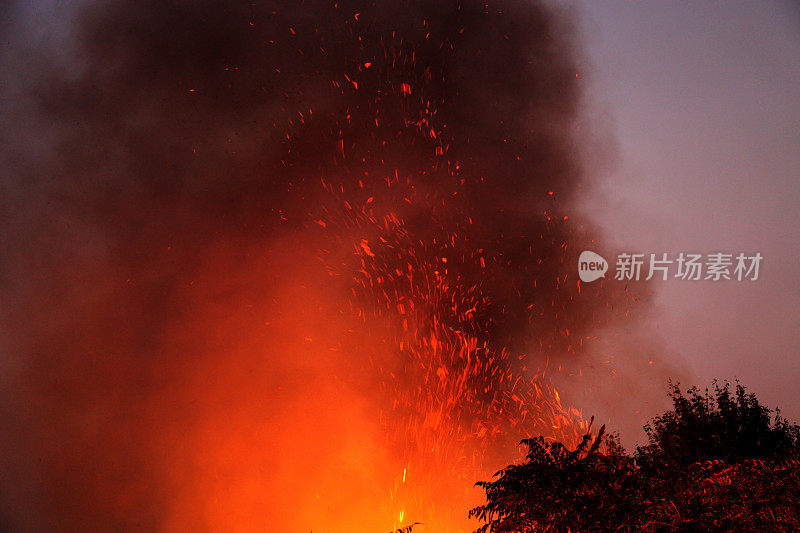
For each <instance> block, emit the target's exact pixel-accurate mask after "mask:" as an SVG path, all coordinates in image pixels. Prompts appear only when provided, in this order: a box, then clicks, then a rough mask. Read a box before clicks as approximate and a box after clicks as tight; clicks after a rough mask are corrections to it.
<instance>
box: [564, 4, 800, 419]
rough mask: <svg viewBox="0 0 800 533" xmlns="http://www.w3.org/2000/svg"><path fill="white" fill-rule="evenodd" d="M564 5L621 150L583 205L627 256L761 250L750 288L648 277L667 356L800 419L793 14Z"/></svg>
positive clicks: (797, 13) (798, 20) (798, 81)
mask: <svg viewBox="0 0 800 533" xmlns="http://www.w3.org/2000/svg"><path fill="white" fill-rule="evenodd" d="M570 4H571V5H574V6H575V7H576V8H577V11H578V15H579V17H580V25H581V31H582V34H583V37H584V42H585V44H586V46H587V54H588V57H589V60H590V61H591V63H592V65H593V67H592V70H591V71H590V72H588V73H587V79H588V83H589V85H590V100H589V105H590V107H591V114H592V116H594V117H595V118H594V121H595V123H599V124H600V125H601V129H605V130H607V133H609V135H610V138H611V139H612V142H611V144H612V150H611V151H612V152H613V153H614V161H613V162H612V163H611V164H609V165H606V166H600V167H598V172H599V173H600V174H601V176H600V178H601V179H600V180H599V183H600V184H599V185H598V186H597V188H596V190H594V191H592V194H590V195H588V196H589V198H588V200H587V205H586V208H587V210H588V211H589V212H590V213H592V214H594V216H595V217H596V220H597V221H598V222H599V223H600V225H601V226H602V227H604V228H605V229H606V230H607V231H608V233H609V235H610V237H611V239H612V240H613V241H614V244H615V245H616V246H617V248H618V249H620V250H630V251H637V252H646V253H649V252H654V253H660V252H673V253H677V252H680V251H687V252H688V251H698V252H703V253H709V252H717V251H724V252H732V253H735V252H756V251H758V252H761V253H762V255H764V257H765V259H764V263H763V265H762V273H761V279H760V280H758V281H756V282H751V283H745V282H741V283H740V282H727V283H724V282H723V283H711V282H681V281H675V280H670V281H665V282H658V283H655V284H654V285H655V287H654V288H655V289H656V292H657V299H656V308H655V311H654V315H653V318H652V321H651V322H650V323H649V327H652V328H653V331H655V332H656V333H657V334H658V335H659V336H660V337H661V338H662V339H663V340H664V341H665V343H666V346H667V349H668V351H669V352H668V353H667V354H666V355H665V357H666V358H672V359H673V360H682V361H685V362H686V364H687V366H688V368H689V370H690V372H691V373H692V379H694V380H695V382H696V383H697V384H705V383H708V382H710V380H711V379H713V378H715V377H716V378H720V379H725V378H727V379H733V378H734V377H739V378H741V380H742V381H743V383H744V384H745V385H747V386H749V388H750V389H752V390H753V391H754V392H756V393H757V394H758V396H759V397H760V398H762V400H763V401H764V402H765V403H767V404H768V405H770V406H775V405H778V406H780V407H781V408H782V409H783V410H784V413H785V414H786V415H788V416H789V417H790V418H793V419H795V420H798V419H800V397H798V395H797V391H798V381H799V380H800V341H799V340H798V331H800V280H799V279H798V276H800V210H798V208H797V203H798V200H800V7H798V5H797V4H792V3H789V2H636V3H634V2H616V1H614V2H612V1H595V0H592V1H586V0H585V1H577V2H571V3H570Z"/></svg>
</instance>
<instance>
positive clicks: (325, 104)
mask: <svg viewBox="0 0 800 533" xmlns="http://www.w3.org/2000/svg"><path fill="white" fill-rule="evenodd" d="M46 7H47V6H46V5H42V4H34V5H22V4H19V5H16V6H8V5H6V6H5V7H3V8H1V9H3V10H4V14H3V17H2V18H3V20H7V21H10V22H6V23H5V25H4V27H3V29H2V31H3V32H4V35H5V36H6V39H5V40H6V41H7V42H8V43H9V46H8V47H7V51H6V53H5V54H4V56H3V59H2V61H3V66H4V67H5V68H4V69H3V74H2V76H3V83H4V86H5V89H4V92H6V97H5V98H3V100H4V104H5V106H4V110H3V116H4V120H3V127H2V131H1V132H0V135H2V141H3V149H2V154H1V155H2V161H1V162H0V165H2V166H1V167H0V168H2V172H3V176H2V190H1V191H0V224H2V232H0V253H1V256H0V265H1V267H2V268H1V269H0V290H1V291H2V295H3V305H2V324H0V327H2V329H0V340H1V342H2V347H3V362H2V377H1V378H0V379H2V396H1V397H0V409H2V419H3V421H4V424H3V432H2V437H0V442H2V447H3V454H2V460H0V467H2V476H0V484H2V485H1V486H0V491H1V494H2V496H0V513H1V514H0V521H2V525H3V526H4V529H10V530H31V531H33V530H37V531H40V530H48V529H66V530H94V529H144V530H152V529H159V530H176V531H185V530H187V529H193V530H201V531H205V530H214V531H223V530H224V531H227V530H249V529H253V530H261V531H264V530H267V531H308V530H310V529H312V528H313V530H314V531H332V532H336V531H385V530H388V529H389V528H391V527H393V526H395V525H397V524H402V523H403V520H405V519H411V520H420V521H422V522H425V521H426V520H428V519H429V517H426V516H420V517H416V516H410V514H411V513H410V511H405V510H404V509H401V508H399V507H395V506H396V505H398V506H399V505H400V504H399V503H398V502H397V499H398V498H399V496H397V495H398V494H400V493H401V492H402V491H401V489H400V488H399V484H400V483H405V482H406V481H405V477H406V475H407V476H408V477H409V479H411V478H413V477H414V476H419V475H421V474H418V473H417V472H416V471H414V470H413V469H412V468H410V467H409V468H408V472H406V473H404V470H405V468H406V465H405V463H404V462H403V461H405V460H407V459H408V454H410V453H412V452H413V453H416V454H417V455H420V454H421V455H425V454H428V455H430V456H432V457H434V462H435V460H436V459H435V458H439V457H443V458H452V459H453V460H454V461H458V460H461V459H462V458H461V456H460V454H462V452H463V451H464V450H466V452H464V453H472V452H471V451H470V450H471V448H470V447H471V446H473V445H472V444H469V443H467V444H464V442H460V441H459V439H460V438H462V437H464V439H467V438H468V437H469V438H480V439H484V440H485V439H495V440H497V442H500V441H502V440H503V439H504V438H505V439H506V441H508V442H511V441H513V440H514V439H515V438H516V437H517V434H516V433H513V432H511V433H510V430H509V428H510V427H517V428H518V429H517V430H515V431H527V430H531V431H533V430H536V429H540V430H541V429H542V428H547V427H548V426H549V427H550V428H551V429H552V423H551V422H552V416H551V415H552V413H551V412H550V411H548V413H550V414H547V415H545V414H542V413H541V412H539V410H540V409H541V410H544V407H542V406H537V405H536V404H529V405H527V406H522V407H520V406H519V405H517V409H518V410H519V412H516V415H519V416H523V415H524V416H527V417H529V418H526V419H525V420H519V419H518V418H515V416H516V415H515V413H510V414H508V415H503V414H502V413H501V414H498V413H497V412H495V411H496V410H497V409H496V408H498V406H500V407H502V406H503V405H505V404H503V403H502V402H506V401H507V402H509V403H513V402H512V400H510V399H509V398H511V397H516V395H515V390H517V389H515V387H518V386H519V385H518V383H517V384H515V383H514V380H517V382H519V380H531V379H533V377H534V376H542V374H546V373H547V372H550V373H551V374H556V375H557V374H558V372H559V371H562V372H565V373H566V372H568V371H574V370H575V368H576V367H577V363H575V361H579V360H580V357H581V353H582V350H583V345H584V344H585V343H586V342H587V340H588V339H590V338H591V337H592V335H593V334H594V332H595V331H596V330H597V328H599V327H601V326H602V325H604V324H607V323H609V322H611V321H614V320H616V317H617V316H620V315H623V314H625V312H626V310H627V309H628V307H629V306H630V304H629V302H630V301H631V300H632V296H631V295H630V294H629V293H628V292H627V291H625V290H609V289H608V288H607V285H606V284H600V283H597V284H594V285H592V286H583V287H581V285H580V284H579V283H578V282H577V278H576V272H575V268H574V265H575V258H576V257H577V254H579V253H580V251H581V249H582V248H583V247H592V248H593V249H597V248H598V245H597V244H596V243H594V242H593V241H591V237H592V236H593V235H591V230H590V229H587V226H586V221H581V222H578V221H576V219H579V216H577V215H578V214H575V213H573V212H572V211H571V203H572V201H573V200H574V198H575V195H576V194H578V193H579V192H580V190H581V183H582V176H583V175H584V174H585V169H583V168H582V167H581V159H580V150H579V146H577V145H576V140H575V139H576V136H575V131H574V125H575V119H576V116H577V112H578V109H579V107H580V98H579V97H580V90H579V89H580V77H579V74H580V70H581V69H580V67H579V57H578V55H577V52H576V49H575V41H574V38H573V35H572V31H571V28H570V26H569V18H568V17H566V16H564V14H559V13H554V12H553V8H552V7H549V8H545V7H544V6H541V5H538V4H535V3H529V2H521V1H491V2H488V3H487V2H477V1H474V2H473V1H468V0H464V1H441V2H429V1H411V0H388V1H381V2H365V1H348V0H344V1H339V2H334V1H314V0H312V1H302V2H296V1H283V0H281V1H272V2H225V1H211V0H207V1H193V2H188V1H186V2H183V1H172V2H155V1H150V0H145V1H135V2H134V1H114V2H102V3H99V2H98V3H97V4H95V3H86V4H83V5H80V6H79V7H75V8H70V9H68V10H66V12H65V11H63V10H64V9H66V8H60V9H61V10H62V11H59V9H57V8H54V7H53V6H50V8H51V11H47V9H45V8H46ZM409 328H411V330H412V331H411V332H409ZM434 333H436V335H434ZM454 338H458V339H460V340H457V341H453V339H454ZM434 339H438V340H434ZM443 339H444V340H443ZM447 339H450V341H451V343H450V344H449V345H446V347H445V349H444V351H445V352H447V350H448V349H449V350H451V351H452V349H453V347H454V346H455V347H458V348H459V349H460V350H461V352H459V353H461V355H459V356H458V357H455V356H453V355H452V354H450V355H445V356H440V355H437V356H436V357H437V363H436V365H437V366H436V367H429V366H430V365H428V363H429V360H428V359H426V357H427V355H425V354H426V353H428V351H430V353H434V354H437V353H440V352H441V351H442V348H441V347H440V344H439V343H441V342H445V343H446V342H447ZM464 339H467V340H464ZM459 342H461V343H462V344H460V345H459V344H458V343H459ZM470 343H471V344H470ZM398 346H399V348H398ZM409 346H411V348H409ZM426 350H427V351H426ZM409 354H411V355H409ZM464 354H467V355H464ZM426 361H428V362H426ZM476 361H477V363H476ZM425 365H428V366H425ZM420 369H422V370H420ZM465 369H468V370H470V372H473V371H474V372H473V373H470V374H469V376H467V373H466V371H465ZM461 374H463V376H464V377H463V378H459V379H457V380H455V381H453V383H455V385H454V386H455V387H457V388H458V387H461V388H462V389H469V390H471V391H472V394H471V396H470V397H469V403H468V404H465V407H463V408H460V410H458V409H459V408H452V407H448V409H449V411H447V412H446V413H445V415H444V416H445V418H447V416H450V417H451V418H450V419H449V422H448V423H449V424H450V427H451V428H456V430H457V429H458V428H461V427H462V426H463V427H467V428H472V429H468V430H466V431H465V432H464V434H465V435H467V434H469V435H467V436H464V435H461V433H459V432H458V431H456V430H452V431H454V432H452V433H451V434H448V436H447V438H452V439H454V441H453V446H454V449H456V448H457V449H458V450H462V451H457V452H454V453H452V454H451V455H448V453H450V452H446V453H445V452H442V451H441V450H437V452H436V453H437V454H439V455H435V454H434V453H433V451H430V450H424V449H422V448H423V446H421V445H420V444H419V443H417V444H414V446H416V448H415V449H414V450H412V451H411V452H409V451H408V450H405V452H404V451H403V447H404V445H405V444H404V443H405V442H406V439H407V440H408V442H417V441H415V440H414V439H417V438H418V436H417V435H415V434H414V432H415V431H416V429H419V428H427V429H431V428H433V430H435V431H440V428H439V424H443V423H444V422H442V421H441V420H438V419H436V420H434V417H432V416H431V412H430V411H429V412H427V413H422V412H420V411H421V406H420V405H418V403H415V402H417V400H418V399H419V398H420V397H423V396H424V394H425V391H427V390H433V389H436V388H437V387H443V386H442V385H437V383H439V381H436V382H435V383H434V381H431V380H429V378H430V377H431V376H434V377H435V378H436V379H437V380H441V382H444V381H445V380H446V379H450V377H451V376H460V375H461ZM511 378H513V379H511ZM537 379H538V378H537ZM509 382H510V384H509ZM542 383H544V382H542ZM448 386H449V385H448ZM542 386H544V385H542ZM492 387H494V388H498V387H499V388H501V389H502V390H489V389H490V388H492ZM436 390H439V389H436ZM441 390H445V389H441ZM448 390H449V389H448ZM459 390H461V389H459ZM526 390H527V389H526ZM530 390H533V389H530ZM537 390H538V389H537ZM451 392H452V391H451ZM459 394H460V392H459ZM542 394H543V396H542V397H543V398H544V397H546V396H547V394H545V393H542ZM501 397H502V398H504V400H502V402H501V401H500V400H499V399H498V398H501ZM393 398H394V401H393ZM458 398H460V396H458V397H456V398H455V399H454V400H453V402H458V401H459V400H458ZM398 399H399V400H398ZM434 399H435V400H437V401H438V400H440V399H442V398H439V397H438V396H435V397H434ZM398 401H399V402H400V403H401V404H402V405H400V406H399V407H398V405H397V403H398ZM442 401H445V400H442ZM448 401H449V400H448ZM543 401H544V400H543ZM549 401H552V400H549ZM403 402H405V403H404V404H403ZM498 402H500V403H498ZM434 403H435V402H434ZM517 403H519V402H517ZM424 407H426V408H429V409H430V408H432V406H431V405H426V406H424ZM454 409H455V410H454ZM548 409H549V408H548ZM434 411H435V409H434ZM551 411H552V409H551ZM442 412H443V411H441V410H440V411H438V413H439V414H440V415H441V414H442ZM448 413H449V414H448ZM453 413H455V414H453ZM520 413H522V414H520ZM484 415H485V416H487V417H495V419H496V420H495V422H493V423H489V422H485V423H483V426H481V423H482V422H481V420H480V418H481V417H483V416H484ZM393 417H397V419H398V420H402V424H400V423H398V424H395V423H394V422H393V420H394V418H393ZM456 418H457V419H456ZM567 418H568V417H565V418H564V423H565V424H568V422H569V421H568V420H567ZM497 420H503V422H502V423H500V422H497ZM387 428H389V430H387ZM476 428H478V429H476ZM433 430H432V431H433ZM472 430H475V434H474V435H472V434H471V433H470V432H471V431H472ZM501 434H502V435H501ZM387 435H388V437H387ZM419 442H421V443H423V444H424V442H426V441H424V439H423V440H420V441H419ZM465 442H466V441H465ZM492 442H494V441H492ZM511 445H512V446H513V442H511ZM458 446H461V448H458ZM398 450H399V451H398ZM404 453H405V454H406V455H404ZM423 463H424V461H423V462H421V463H420V464H423ZM429 466H430V465H429ZM494 466H495V464H491V465H489V466H487V468H488V469H489V471H491V470H492V469H493V468H494ZM472 474H473V472H472V471H470V472H469V475H472ZM424 475H426V476H428V477H431V472H425V473H424ZM436 475H438V474H435V475H434V476H432V477H436ZM476 475H477V474H476ZM401 476H402V477H403V481H398V478H399V477H401ZM442 476H444V474H442ZM476 480H477V479H471V478H470V479H466V480H464V481H463V483H464V484H465V486H470V485H471V484H472V482H474V481H476ZM408 482H410V481H408ZM448 490H450V491H451V492H453V493H456V492H458V491H459V490H462V489H461V487H458V489H455V488H450V489H448V488H447V487H445V489H444V491H443V492H447V491H448ZM450 496H452V495H445V496H442V495H441V494H440V495H439V496H437V498H438V499H436V500H435V501H432V502H431V505H434V504H435V505H436V506H439V507H441V506H444V505H447V504H448V501H449V500H448V498H449V497H450ZM456 496H458V495H456ZM459 497H460V496H459ZM456 499H457V498H456ZM458 501H459V505H461V500H458ZM420 509H421V507H420ZM398 512H403V513H406V512H407V513H408V514H407V515H406V517H405V518H399V517H398V516H397V513H398ZM421 512H422V511H420V513H421ZM465 512H466V507H463V508H456V509H454V510H447V513H446V514H450V515H452V514H456V515H458V516H459V517H461V515H462V514H464V513H465ZM459 513H461V514H459ZM430 520H434V519H433V518H430ZM430 523H431V522H430V521H429V524H430ZM431 530H433V531H444V530H445V526H441V527H440V528H439V529H431Z"/></svg>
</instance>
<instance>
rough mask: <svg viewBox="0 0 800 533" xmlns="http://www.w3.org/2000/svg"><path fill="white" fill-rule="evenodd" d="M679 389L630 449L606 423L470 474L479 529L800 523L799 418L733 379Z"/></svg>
mask: <svg viewBox="0 0 800 533" xmlns="http://www.w3.org/2000/svg"><path fill="white" fill-rule="evenodd" d="M686 394H687V395H686V396H685V395H684V394H683V393H682V392H681V391H680V389H679V388H678V387H677V386H673V387H672V390H671V393H670V396H671V397H672V399H673V403H674V410H673V411H670V412H667V413H665V414H664V415H662V416H660V417H657V418H655V419H654V420H653V421H652V422H651V423H650V424H648V425H647V426H646V428H645V429H646V431H647V434H648V438H649V444H648V445H647V446H644V447H639V448H638V449H637V451H636V453H635V454H634V455H633V457H632V456H630V455H628V454H627V453H626V452H625V450H624V449H623V448H622V446H621V445H620V444H619V442H618V440H617V439H615V438H613V437H605V436H604V428H601V429H600V431H599V433H598V434H597V436H595V437H593V436H592V435H591V433H590V432H589V433H587V434H586V436H585V437H584V439H583V441H582V442H581V444H580V445H578V447H577V448H576V449H575V450H573V451H569V450H567V449H566V448H565V447H564V446H563V445H562V444H561V443H558V442H556V443H546V442H545V441H544V439H543V438H542V437H538V438H534V439H526V440H524V441H523V444H525V445H526V446H527V447H528V454H527V456H526V460H525V462H523V463H522V464H519V465H511V466H509V467H507V468H505V469H504V470H501V471H500V472H498V473H497V474H496V478H497V479H495V480H494V481H491V482H481V483H479V484H478V485H480V486H482V487H483V488H484V490H485V491H486V498H487V503H486V504H485V505H482V506H480V507H477V508H475V509H473V510H472V511H471V512H470V515H471V516H473V517H476V518H478V519H480V520H482V521H483V522H485V524H484V525H483V526H482V527H480V528H479V529H478V532H480V533H490V532H492V533H528V532H534V531H573V532H574V531H625V532H628V531H652V532H656V531H659V532H660V531H664V532H667V531H682V532H689V531H753V532H755V531H798V530H800V454H798V426H796V425H790V424H789V423H788V422H787V421H786V420H784V419H782V418H781V417H780V415H779V413H776V415H775V417H774V418H773V417H772V416H771V411H770V410H769V409H767V408H765V407H763V406H761V405H759V403H758V401H757V399H756V398H755V396H754V395H753V394H749V393H747V392H746V390H745V388H744V387H742V386H741V385H738V384H737V386H736V392H735V394H732V393H731V392H730V387H729V386H728V384H725V385H724V386H722V387H720V386H718V385H717V384H716V383H715V384H714V386H713V391H711V392H709V391H708V390H707V391H705V394H701V393H700V392H699V391H698V390H697V389H690V390H689V391H688V392H687V393H686Z"/></svg>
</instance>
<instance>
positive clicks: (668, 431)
mask: <svg viewBox="0 0 800 533" xmlns="http://www.w3.org/2000/svg"><path fill="white" fill-rule="evenodd" d="M670 388H671V392H670V397H671V398H672V404H673V409H672V411H668V412H666V413H664V414H663V415H661V416H657V417H655V418H654V419H653V420H652V421H651V422H650V423H648V424H647V425H646V426H645V427H644V429H645V432H646V433H647V437H648V441H649V444H648V445H646V446H640V447H638V448H637V450H636V454H635V456H636V461H637V463H638V464H639V465H640V466H647V467H653V468H664V467H667V468H676V467H677V468H683V467H686V466H689V465H692V464H694V463H697V462H698V461H703V460H715V459H719V460H722V461H725V462H728V463H738V462H741V461H742V460H744V459H767V458H771V457H776V456H778V455H781V454H785V453H787V452H789V451H790V450H794V449H796V447H797V445H798V442H799V441H800V432H799V428H798V426H797V425H791V424H789V423H788V421H786V420H785V419H783V418H782V417H781V415H780V411H779V410H775V416H774V418H773V417H772V416H771V413H772V411H771V410H770V409H768V408H767V407H764V406H762V405H760V404H759V402H758V399H757V398H756V396H755V394H752V393H748V392H747V391H746V390H745V388H744V387H743V386H742V385H741V384H739V383H738V382H737V384H736V391H735V393H731V390H730V384H729V383H725V384H724V385H723V386H720V385H719V384H718V383H717V382H716V381H715V382H714V383H713V385H712V388H711V389H710V390H709V389H706V390H705V391H704V393H703V394H701V392H700V391H699V390H698V389H697V387H693V388H691V389H689V390H688V391H687V392H686V395H684V394H683V393H682V392H681V390H680V387H679V386H678V385H670Z"/></svg>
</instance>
